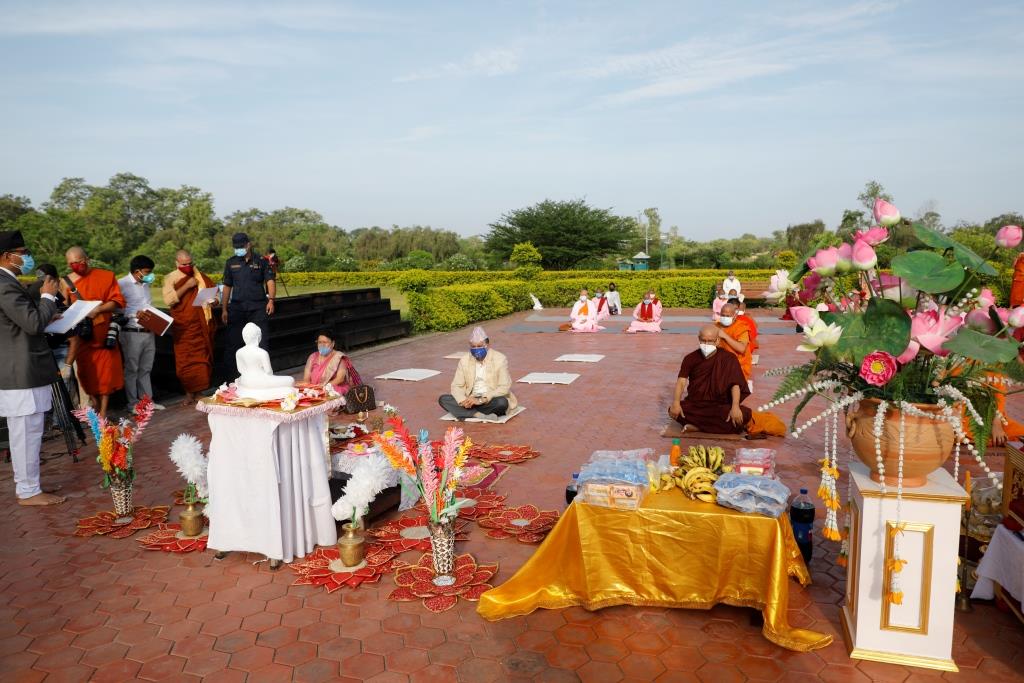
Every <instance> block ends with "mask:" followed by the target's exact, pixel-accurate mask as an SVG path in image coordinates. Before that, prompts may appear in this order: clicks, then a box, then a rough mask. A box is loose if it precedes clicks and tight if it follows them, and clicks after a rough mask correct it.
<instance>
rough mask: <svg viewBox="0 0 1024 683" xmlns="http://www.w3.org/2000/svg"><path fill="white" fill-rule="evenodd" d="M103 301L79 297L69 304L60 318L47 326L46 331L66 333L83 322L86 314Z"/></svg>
mask: <svg viewBox="0 0 1024 683" xmlns="http://www.w3.org/2000/svg"><path fill="white" fill-rule="evenodd" d="M101 303H103V302H102V301H82V300H81V299H78V300H77V301H75V302H74V303H73V304H71V305H70V306H68V309H67V310H66V311H64V313H62V314H61V317H60V319H59V320H54V321H53V322H51V323H50V324H49V325H47V326H46V330H45V331H46V332H47V333H48V334H66V333H68V332H70V331H71V330H72V328H74V326H75V325H77V324H78V323H80V322H82V320H84V319H85V316H87V315H89V313H90V312H91V311H92V309H94V308H96V307H97V306H99V305H100V304H101Z"/></svg>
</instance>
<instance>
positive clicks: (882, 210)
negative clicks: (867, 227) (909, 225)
mask: <svg viewBox="0 0 1024 683" xmlns="http://www.w3.org/2000/svg"><path fill="white" fill-rule="evenodd" d="M873 212H874V215H875V222H876V223H878V224H880V225H884V226H886V227H889V226H890V225H896V224H897V223H899V222H900V218H901V216H900V210H899V209H897V208H896V207H895V206H893V205H892V204H890V203H889V202H887V201H885V200H884V199H876V200H875V207H874V211H873Z"/></svg>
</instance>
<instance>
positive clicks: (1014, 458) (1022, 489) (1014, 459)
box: [1003, 444, 1024, 526]
mask: <svg viewBox="0 0 1024 683" xmlns="http://www.w3.org/2000/svg"><path fill="white" fill-rule="evenodd" d="M1018 498H1024V453H1022V452H1021V451H1020V450H1019V449H1017V448H1016V447H1014V446H1012V445H1010V444H1006V460H1005V461H1004V462H1003V516H1004V517H1010V518H1011V519H1014V520H1016V522H1017V523H1018V524H1020V525H1021V526H1024V515H1021V514H1019V513H1018V512H1016V511H1015V510H1011V509H1010V501H1012V500H1015V499H1018Z"/></svg>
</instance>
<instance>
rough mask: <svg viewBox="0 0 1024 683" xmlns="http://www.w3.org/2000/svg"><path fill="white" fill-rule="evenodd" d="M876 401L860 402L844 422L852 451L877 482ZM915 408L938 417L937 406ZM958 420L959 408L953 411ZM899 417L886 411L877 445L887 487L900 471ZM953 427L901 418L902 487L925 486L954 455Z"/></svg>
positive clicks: (865, 400) (924, 419) (890, 408)
mask: <svg viewBox="0 0 1024 683" xmlns="http://www.w3.org/2000/svg"><path fill="white" fill-rule="evenodd" d="M878 405H879V401H878V399H875V398H867V399H863V400H862V401H861V402H860V404H859V405H858V406H857V410H856V412H851V413H850V414H849V415H847V418H846V429H847V434H848V436H849V437H850V443H851V444H852V445H853V451H854V453H856V454H857V457H858V458H859V459H860V461H861V462H862V463H864V464H865V465H867V466H868V470H870V472H871V478H872V479H873V480H874V481H878V480H879V477H878V463H877V461H876V455H877V454H876V453H875V413H877V412H878ZM913 405H914V407H915V408H917V409H918V410H921V411H922V412H925V413H933V414H934V413H941V412H942V409H941V408H940V407H939V406H937V405H931V404H924V403H915V404H913ZM954 411H955V412H954V414H955V415H956V416H957V419H960V409H959V407H957V408H955V409H954ZM899 433H900V414H899V411H898V410H897V409H896V408H895V407H894V406H891V405H890V406H888V407H887V408H886V411H885V421H884V423H883V425H882V434H881V437H880V439H879V445H880V446H881V451H882V461H883V462H884V463H885V480H886V483H888V484H891V485H895V484H896V473H897V471H898V469H899V443H900V436H899ZM953 442H954V434H953V426H952V425H950V424H949V423H948V422H945V421H943V420H932V419H930V418H926V417H919V416H916V415H906V416H904V434H903V487H904V488H916V487H918V486H924V485H925V484H927V483H928V475H929V474H931V473H932V472H934V471H935V470H937V469H939V468H940V467H942V465H943V463H945V462H946V459H947V458H949V456H950V454H951V453H952V451H953Z"/></svg>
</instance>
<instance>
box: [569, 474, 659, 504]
mask: <svg viewBox="0 0 1024 683" xmlns="http://www.w3.org/2000/svg"><path fill="white" fill-rule="evenodd" d="M646 493H647V485H646V484H642V485H641V484H626V483H623V482H620V481H609V480H606V479H605V480H601V479H592V480H590V481H588V482H587V483H585V484H583V485H582V486H581V488H580V493H579V495H578V496H577V497H576V500H579V501H582V502H584V503H588V504H590V505H600V506H601V507H606V508H615V509H617V510H636V509H637V508H638V507H640V503H642V502H643V499H644V495H645V494H646Z"/></svg>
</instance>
